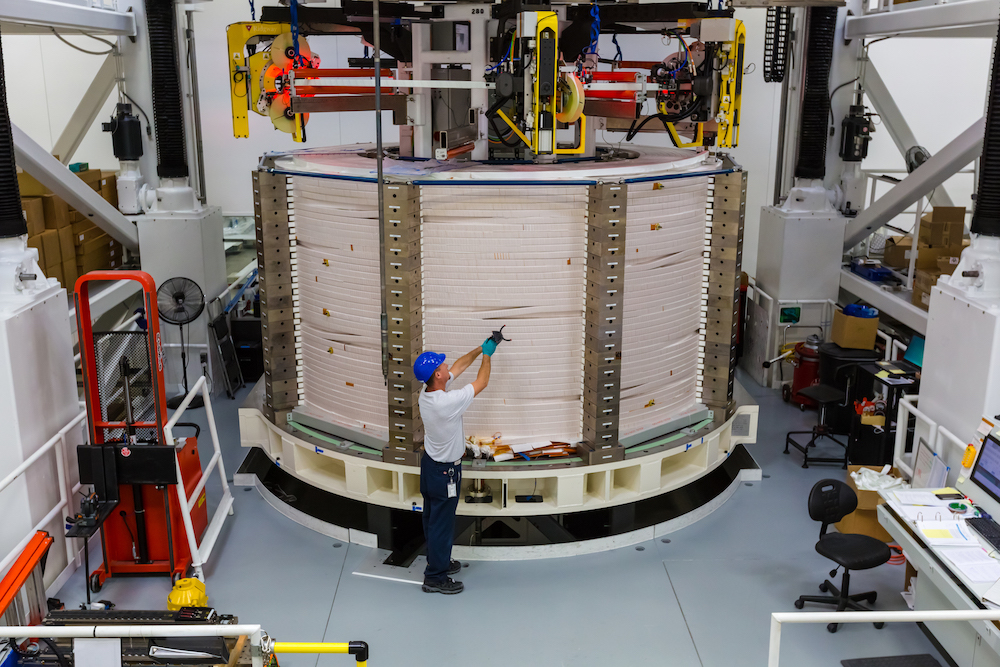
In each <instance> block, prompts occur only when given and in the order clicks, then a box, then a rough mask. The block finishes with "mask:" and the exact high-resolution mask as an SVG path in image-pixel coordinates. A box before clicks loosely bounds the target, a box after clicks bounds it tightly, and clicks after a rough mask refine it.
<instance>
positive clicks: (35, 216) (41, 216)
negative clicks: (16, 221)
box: [21, 197, 45, 236]
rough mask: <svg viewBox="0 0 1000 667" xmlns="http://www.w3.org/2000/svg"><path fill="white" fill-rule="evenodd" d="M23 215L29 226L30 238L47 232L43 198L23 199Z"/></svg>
mask: <svg viewBox="0 0 1000 667" xmlns="http://www.w3.org/2000/svg"><path fill="white" fill-rule="evenodd" d="M21 213H22V214H23V215H24V221H25V222H26V223H27V224H28V236H37V235H39V234H41V233H42V232H44V231H45V208H44V207H43V206H42V199H41V197H21Z"/></svg>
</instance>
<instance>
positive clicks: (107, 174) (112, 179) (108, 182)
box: [101, 171, 118, 208]
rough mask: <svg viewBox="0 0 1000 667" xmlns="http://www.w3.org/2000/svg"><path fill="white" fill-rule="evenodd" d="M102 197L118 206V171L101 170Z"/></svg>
mask: <svg viewBox="0 0 1000 667" xmlns="http://www.w3.org/2000/svg"><path fill="white" fill-rule="evenodd" d="M101 197H103V198H104V201H106V202H108V203H109V204H111V205H112V206H114V207H115V208H118V173H117V172H114V171H102V172H101Z"/></svg>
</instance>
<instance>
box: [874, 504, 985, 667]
mask: <svg viewBox="0 0 1000 667" xmlns="http://www.w3.org/2000/svg"><path fill="white" fill-rule="evenodd" d="M879 495H881V496H882V498H883V500H885V504H883V505H879V507H878V522H879V523H880V524H881V525H882V527H883V528H885V529H886V530H887V531H888V532H889V534H890V535H891V536H892V538H893V540H895V541H896V543H897V544H898V545H899V546H901V547H902V548H903V550H904V551H905V552H906V555H907V558H908V559H909V561H910V564H911V565H913V567H914V568H915V569H916V570H917V572H918V573H919V574H918V575H917V577H916V578H915V579H914V581H915V582H916V583H915V586H914V594H915V595H914V602H915V607H914V608H915V609H916V610H918V611H927V610H940V609H986V604H985V603H983V601H982V595H983V593H985V592H986V591H987V590H989V588H990V587H991V586H992V585H993V584H991V583H981V584H980V583H974V582H971V581H969V580H968V579H966V578H965V576H964V575H963V574H962V573H961V572H960V571H959V570H957V569H952V566H951V563H950V562H949V561H948V560H947V559H946V557H945V553H947V551H948V550H949V549H961V548H963V547H945V546H929V545H927V544H925V543H924V542H923V540H922V539H921V538H920V537H918V534H917V532H916V529H915V527H914V525H913V524H912V523H911V522H909V521H907V520H906V519H905V518H904V515H903V514H902V511H901V509H899V506H898V504H897V503H896V500H895V497H894V496H892V495H891V492H887V493H882V492H879ZM945 511H947V510H945ZM970 532H972V531H971V529H970ZM973 535H975V536H976V538H977V539H979V536H978V535H976V534H975V532H973ZM981 542H982V540H981ZM982 543H983V544H984V546H987V548H990V549H992V547H989V545H987V544H986V543H985V542H982ZM925 625H926V627H927V629H928V630H929V631H930V632H931V633H932V634H933V635H934V637H935V639H937V641H938V642H940V644H941V646H943V647H944V650H945V651H947V652H948V653H949V654H950V655H951V657H952V659H954V660H955V662H956V663H957V664H958V665H959V667H1000V628H998V627H997V626H996V625H995V624H993V623H991V622H989V621H967V622H950V623H942V622H930V623H926V624H925Z"/></svg>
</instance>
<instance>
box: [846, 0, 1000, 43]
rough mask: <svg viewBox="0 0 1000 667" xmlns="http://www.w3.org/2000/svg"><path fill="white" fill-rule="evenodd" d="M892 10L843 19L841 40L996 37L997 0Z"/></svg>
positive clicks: (998, 6) (974, 0)
mask: <svg viewBox="0 0 1000 667" xmlns="http://www.w3.org/2000/svg"><path fill="white" fill-rule="evenodd" d="M891 9H892V11H886V12H879V13H874V14H863V15H861V16H848V17H847V18H846V19H845V20H844V39H859V38H864V37H880V36H886V35H894V36H895V35H906V36H909V37H996V34H997V18H998V16H1000V4H998V3H997V2H996V0H963V2H954V3H947V4H944V3H942V4H938V5H930V6H923V7H907V6H905V5H903V6H894V7H892V8H891Z"/></svg>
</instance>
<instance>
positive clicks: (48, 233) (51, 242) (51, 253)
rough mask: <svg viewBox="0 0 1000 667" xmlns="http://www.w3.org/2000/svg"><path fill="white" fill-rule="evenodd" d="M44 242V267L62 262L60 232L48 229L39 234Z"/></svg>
mask: <svg viewBox="0 0 1000 667" xmlns="http://www.w3.org/2000/svg"><path fill="white" fill-rule="evenodd" d="M38 238H39V239H40V240H41V242H42V250H43V251H44V252H45V263H44V264H43V265H42V267H43V268H46V269H48V268H49V267H52V266H56V265H57V264H62V253H61V252H60V251H59V232H57V231H56V230H54V229H46V230H45V231H44V232H42V233H41V234H39V235H38Z"/></svg>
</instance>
